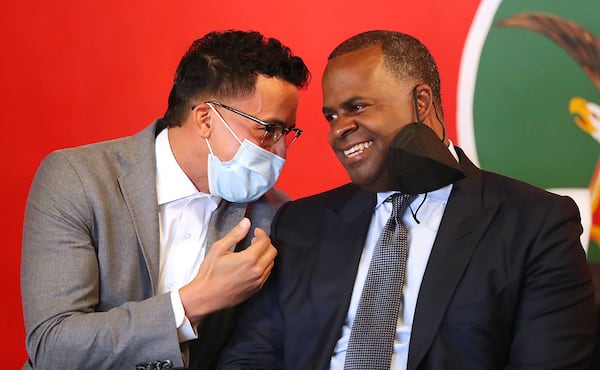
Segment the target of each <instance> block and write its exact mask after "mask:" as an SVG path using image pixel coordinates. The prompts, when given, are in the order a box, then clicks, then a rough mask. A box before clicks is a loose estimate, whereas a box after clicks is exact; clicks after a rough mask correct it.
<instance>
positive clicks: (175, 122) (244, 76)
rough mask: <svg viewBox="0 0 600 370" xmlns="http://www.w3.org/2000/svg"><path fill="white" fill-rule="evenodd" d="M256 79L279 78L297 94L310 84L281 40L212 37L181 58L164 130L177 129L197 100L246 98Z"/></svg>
mask: <svg viewBox="0 0 600 370" xmlns="http://www.w3.org/2000/svg"><path fill="white" fill-rule="evenodd" d="M259 74H263V75H266V76H270V77H279V78H281V79H283V80H285V81H287V82H290V83H292V84H293V85H295V86H297V87H298V88H304V87H306V85H307V84H308V82H309V80H310V72H309V70H308V68H307V67H306V65H305V64H304V62H303V60H302V58H300V57H298V56H295V55H293V54H292V52H291V50H290V48H289V47H287V46H285V45H283V44H282V43H281V42H280V41H279V40H277V39H275V38H272V37H269V38H267V37H265V36H263V35H262V34H260V33H259V32H256V31H239V30H228V31H223V32H216V31H215V32H210V33H208V34H206V35H205V36H203V37H202V38H200V39H198V40H196V41H194V42H193V43H192V45H191V46H190V48H189V49H188V51H187V52H186V53H185V55H184V56H183V57H182V58H181V61H180V62H179V66H178V67H177V71H176V73H175V78H174V81H173V87H172V89H171V93H170V94H169V106H168V108H167V111H166V113H165V115H164V117H163V120H162V122H161V125H162V126H180V125H181V124H182V123H183V121H184V119H185V117H186V116H187V114H189V111H190V109H191V107H192V106H193V105H194V104H198V103H199V99H200V98H210V99H219V98H235V97H244V96H247V95H250V94H251V93H252V92H253V91H254V89H255V87H256V78H257V77H258V75H259Z"/></svg>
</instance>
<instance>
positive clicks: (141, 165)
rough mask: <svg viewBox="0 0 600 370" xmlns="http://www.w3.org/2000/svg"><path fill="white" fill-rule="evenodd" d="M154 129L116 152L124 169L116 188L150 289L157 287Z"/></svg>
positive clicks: (158, 238)
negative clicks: (144, 263) (136, 243)
mask: <svg viewBox="0 0 600 370" xmlns="http://www.w3.org/2000/svg"><path fill="white" fill-rule="evenodd" d="M155 130H156V125H155V124H152V125H151V126H149V127H148V128H146V129H145V130H144V131H142V132H140V133H139V134H137V135H135V136H133V137H132V138H131V140H128V141H126V142H125V143H126V145H124V147H123V149H122V150H121V151H120V152H119V153H117V160H118V162H119V163H121V165H122V168H123V174H122V175H121V176H119V179H118V181H119V187H120V189H121V193H122V194H123V199H124V200H125V203H126V204H127V208H128V210H129V214H130V216H131V221H132V223H133V226H134V228H135V232H136V235H137V239H138V242H139V245H140V248H141V252H142V255H143V256H144V260H145V262H146V265H147V267H148V274H149V276H150V281H151V284H152V289H153V291H156V287H157V286H158V274H159V258H160V236H159V231H158V230H159V224H158V202H157V196H156V154H155V150H154V141H155Z"/></svg>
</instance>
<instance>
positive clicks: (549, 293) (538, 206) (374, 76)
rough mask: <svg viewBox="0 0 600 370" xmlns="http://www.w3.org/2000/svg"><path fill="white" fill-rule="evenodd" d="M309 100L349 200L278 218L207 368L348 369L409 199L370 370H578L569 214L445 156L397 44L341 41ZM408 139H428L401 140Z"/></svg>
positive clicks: (415, 55) (586, 312)
mask: <svg viewBox="0 0 600 370" xmlns="http://www.w3.org/2000/svg"><path fill="white" fill-rule="evenodd" d="M322 87H323V113H324V115H325V118H326V119H327V121H328V122H329V124H330V132H329V143H330V145H331V147H332V149H333V150H334V152H335V153H336V155H337V157H338V158H339V160H340V162H341V163H342V165H343V166H344V167H345V169H346V170H347V172H348V174H349V175H350V178H351V180H352V184H348V185H345V186H342V187H339V188H337V189H333V190H331V191H328V192H325V193H322V194H318V195H315V196H312V197H308V198H304V199H300V200H297V201H294V202H291V203H287V204H286V205H284V206H283V207H282V208H280V210H279V211H278V214H277V215H276V217H275V219H274V221H273V223H272V229H271V237H272V240H273V243H274V244H275V245H277V247H278V251H279V255H278V257H277V258H276V260H275V269H274V271H273V274H272V275H271V277H270V278H269V280H268V281H267V284H266V285H265V287H264V289H263V290H262V291H261V292H259V294H257V295H256V296H254V297H252V298H251V299H250V300H249V301H248V302H247V304H246V305H245V307H244V313H243V315H242V316H240V317H239V320H238V322H237V325H238V326H237V328H236V331H235V335H234V336H232V338H231V341H230V342H229V345H228V347H227V349H226V350H225V352H224V353H223V354H222V357H221V361H220V368H222V369H280V368H284V369H286V370H291V369H303V370H306V369H342V368H344V369H351V368H353V369H354V368H356V367H351V366H350V365H349V364H348V363H345V358H346V355H347V354H348V351H347V350H348V348H349V342H350V340H351V333H352V330H353V329H352V328H353V322H354V320H355V317H357V310H358V307H359V303H360V302H361V292H362V290H363V286H365V281H366V279H367V276H368V274H369V261H370V260H371V257H372V255H373V250H374V246H375V245H376V241H377V239H378V237H379V234H381V231H382V229H383V225H384V224H385V222H386V220H387V219H388V218H390V213H391V205H389V203H388V202H385V200H386V198H387V197H388V196H389V195H391V194H393V193H394V192H396V191H397V190H401V191H406V192H409V193H412V194H416V195H417V196H416V198H415V199H414V200H413V201H412V203H411V204H410V212H406V213H404V215H402V223H403V224H404V225H405V226H406V228H407V230H408V248H409V249H408V259H407V262H406V278H405V280H404V284H403V289H402V291H403V303H402V306H401V309H400V314H399V316H398V320H397V327H396V331H395V334H394V333H392V337H393V338H390V340H391V341H392V342H393V343H391V344H390V345H391V346H392V347H391V348H392V349H393V354H392V355H391V358H390V359H389V360H388V363H389V366H384V367H382V368H391V369H411V370H413V369H435V370H442V369H461V370H464V369H485V370H492V369H585V368H587V366H588V363H589V358H590V355H591V353H592V351H593V348H594V343H595V342H594V340H595V333H594V330H595V325H594V298H593V290H592V284H591V279H590V275H589V271H588V269H587V264H586V258H585V253H584V250H583V248H582V246H581V242H580V234H581V232H582V227H581V224H580V218H579V213H578V209H577V206H576V205H575V203H574V202H573V200H572V199H570V198H568V197H563V196H558V195H556V194H552V193H549V192H546V191H544V190H542V189H538V188H535V187H533V186H530V185H528V184H525V183H522V182H519V181H516V180H513V179H509V178H506V177H503V176H500V175H498V174H494V173H490V172H486V171H483V170H481V169H479V168H477V167H476V166H475V165H473V163H471V161H470V160H469V159H468V158H467V157H466V156H465V154H464V153H463V152H462V151H461V150H460V148H458V147H455V146H453V145H452V143H451V142H450V141H449V140H448V138H447V137H446V135H445V128H444V121H443V111H442V105H441V98H440V80H439V73H438V70H437V67H436V64H435V62H434V60H433V58H432V56H431V54H430V53H429V51H428V50H427V48H426V47H425V46H424V45H422V44H421V43H420V42H419V41H418V40H416V39H415V38H413V37H411V36H409V35H406V34H402V33H398V32H390V31H369V32H365V33H362V34H359V35H357V36H354V37H352V38H350V39H348V40H346V41H345V42H343V43H342V44H341V45H340V46H338V47H337V48H336V49H335V50H334V51H333V53H332V54H331V55H330V57H329V60H328V64H327V67H326V69H325V72H324V75H323V80H322ZM415 120H416V121H417V122H418V124H416V123H411V122H413V121H415ZM415 125H416V126H415ZM409 126H410V127H421V128H422V127H425V128H426V129H427V130H429V132H433V133H434V134H432V135H431V136H427V137H426V136H423V135H421V134H420V133H419V134H415V137H416V139H415V138H414V137H413V138H411V137H410V135H409V134H407V133H406V132H407V131H405V130H407V128H408V127H409ZM408 130H409V131H408V132H409V133H414V132H415V131H410V130H412V128H410V129H408ZM431 137H433V141H432V139H431ZM400 139H402V140H400ZM404 139H406V140H404ZM417 139H418V140H417ZM421 139H422V141H419V140H421ZM411 143H413V144H414V143H416V144H414V145H413V144H411ZM436 145H438V146H439V147H441V148H442V151H441V152H439V151H438V154H433V155H431V156H430V153H429V152H428V151H429V148H430V147H435V146H436ZM440 156H441V157H444V156H446V157H448V158H450V161H449V162H448V163H449V164H448V165H442V166H438V164H439V162H438V161H437V159H438V158H437V157H440ZM398 157H402V158H404V159H408V160H406V161H404V162H403V161H395V162H393V163H392V161H394V158H396V159H397V158H398ZM450 162H452V163H450ZM413 164H414V165H415V166H416V167H417V168H416V169H415V168H411V165H413ZM415 166H413V167H415ZM446 170H448V171H446ZM456 174H458V175H456ZM402 189H409V190H402ZM373 258H374V257H373ZM375 329H378V328H375ZM373 352H377V350H374V351H373ZM363 368H366V369H375V368H376V367H374V365H373V367H372V366H365V367H363ZM377 368H380V367H377Z"/></svg>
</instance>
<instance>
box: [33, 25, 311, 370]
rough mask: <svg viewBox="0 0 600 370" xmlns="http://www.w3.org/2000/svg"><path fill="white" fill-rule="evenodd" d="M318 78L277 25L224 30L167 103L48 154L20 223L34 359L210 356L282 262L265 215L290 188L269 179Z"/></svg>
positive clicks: (101, 362) (195, 53)
mask: <svg viewBox="0 0 600 370" xmlns="http://www.w3.org/2000/svg"><path fill="white" fill-rule="evenodd" d="M308 80H309V72H308V69H307V68H306V66H305V64H304V63H303V61H302V59H301V58H299V57H297V56H294V55H293V54H292V53H291V51H290V49H289V48H288V47H286V46H284V45H282V44H281V43H280V42H279V41H278V40H276V39H273V38H269V39H267V38H265V37H264V36H263V35H261V34H259V33H257V32H242V31H226V32H212V33H209V34H207V35H205V36H204V37H202V38H201V39H198V40H196V41H195V42H194V43H193V44H192V45H191V47H190V49H189V50H188V51H187V53H186V54H185V55H184V56H183V58H182V59H181V62H180V64H179V67H178V69H177V72H176V75H175V80H174V84H173V88H172V90H171V93H170V96H169V106H168V110H167V112H166V113H165V116H164V117H163V118H162V119H158V120H157V121H155V122H153V123H152V124H151V125H150V126H149V127H147V128H146V129H144V130H143V131H141V132H140V133H138V134H136V135H134V136H131V137H127V138H122V139H118V140H113V141H107V142H102V143H96V144H91V145H87V146H83V147H79V148H73V149H67V150H60V151H56V152H54V153H52V154H50V155H49V156H48V157H47V158H45V159H44V161H43V162H42V164H41V165H40V168H39V169H38V171H37V173H36V175H35V178H34V181H33V185H32V187H31V191H30V194H29V198H28V201H27V207H26V212H25V223H24V232H23V250H22V266H21V289H22V299H23V312H24V317H25V326H26V331H27V352H28V354H29V360H28V361H27V363H26V364H25V365H24V368H35V369H108V368H111V369H161V368H181V367H185V366H188V365H189V366H190V367H193V368H198V369H205V368H211V367H212V366H213V362H214V360H215V357H216V356H217V355H218V353H219V351H220V348H221V346H222V344H223V343H224V341H225V340H226V339H227V336H228V335H229V332H230V323H231V320H232V315H233V311H232V308H234V307H235V306H236V305H238V304H239V303H240V302H242V301H244V300H246V299H247V298H248V297H249V296H251V295H252V294H254V293H255V292H256V291H258V290H259V289H260V288H261V287H262V285H263V283H264V282H265V280H266V279H267V277H268V276H269V274H270V272H271V269H272V267H273V260H274V258H275V255H276V254H277V251H276V249H275V248H274V246H273V245H272V244H271V241H270V239H269V237H268V236H267V234H266V233H265V231H264V230H268V229H269V227H270V222H271V217H272V216H273V213H274V212H275V210H276V209H277V208H278V207H279V205H281V204H282V203H283V202H285V201H286V200H287V197H286V196H285V194H283V193H281V192H280V191H277V190H275V189H272V187H273V185H274V183H275V182H276V180H277V178H278V176H279V172H280V171H281V168H282V166H283V164H284V162H285V159H284V158H285V155H286V150H287V148H288V147H289V145H291V143H292V142H293V141H294V140H295V139H296V138H297V137H298V136H299V134H300V133H301V130H300V129H297V128H296V127H295V121H296V110H297V106H298V89H299V88H303V87H305V86H306V84H307V83H308ZM251 228H252V229H253V230H250V229H251Z"/></svg>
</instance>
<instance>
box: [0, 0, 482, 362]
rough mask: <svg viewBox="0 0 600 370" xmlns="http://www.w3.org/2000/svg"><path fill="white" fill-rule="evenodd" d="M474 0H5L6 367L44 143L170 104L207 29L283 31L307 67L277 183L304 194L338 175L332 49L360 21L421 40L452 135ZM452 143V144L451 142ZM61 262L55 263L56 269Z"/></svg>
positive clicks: (17, 347) (1, 164) (59, 143)
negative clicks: (328, 98)
mask: <svg viewBox="0 0 600 370" xmlns="http://www.w3.org/2000/svg"><path fill="white" fill-rule="evenodd" d="M478 4H479V1H478V0H461V1H460V2H458V3H457V2H452V1H445V0H422V1H392V0H387V1H378V0H371V1H368V2H365V1H359V0H345V1H332V0H320V1H313V0H308V1H298V2H283V1H278V0H277V1H276V0H254V1H247V2H242V1H239V2H235V1H231V0H221V1H198V0H197V1H192V0H171V1H158V0H144V1H141V0H128V1H115V0H105V1H101V2H100V1H92V0H89V1H74V0H66V1H62V2H55V1H52V2H50V1H46V0H41V1H36V2H23V1H19V2H17V1H11V2H7V3H5V4H3V10H2V12H1V14H0V25H1V26H0V27H1V30H2V32H0V34H1V35H0V42H1V44H0V45H1V47H2V51H3V53H2V57H1V58H0V81H1V82H2V86H1V89H0V106H1V108H2V111H1V112H2V131H1V132H0V151H1V155H0V171H1V173H2V181H1V182H0V190H1V191H0V194H2V198H3V199H2V201H1V203H2V206H3V207H2V208H3V210H2V213H1V216H0V231H1V235H2V242H1V244H0V253H1V257H2V261H3V268H1V269H0V279H1V281H2V282H3V284H2V286H3V288H4V294H3V296H4V299H3V302H2V304H0V320H1V322H0V328H1V329H0V330H1V331H2V337H3V340H2V345H0V358H2V359H3V367H4V368H8V369H12V368H19V367H20V366H21V365H22V363H23V361H24V360H25V358H26V354H25V347H24V341H25V333H24V327H23V319H22V310H21V303H20V290H19V265H20V249H21V227H22V219H23V208H24V205H25V200H26V197H27V192H28V189H29V186H30V183H31V180H32V177H33V174H34V172H35V170H36V168H37V166H38V164H39V162H40V160H41V159H42V158H43V157H44V156H45V155H47V154H48V153H49V152H50V151H52V150H55V149H58V148H64V147H69V146H75V145H80V144H85V143H90V142H95V141H99V140H104V139H110V138H114V137H118V136H124V135H129V134H133V133H135V132H137V131H138V130H140V129H142V128H143V127H145V126H146V125H147V124H149V123H150V122H151V121H152V120H153V119H154V118H156V117H159V116H161V115H162V114H163V112H164V111H165V109H166V101H167V96H168V93H169V90H170V87H171V82H172V78H173V73H174V71H175V67H176V65H177V63H178V61H179V59H180V57H181V56H182V55H183V53H184V52H185V51H186V49H187V47H188V46H189V44H190V43H191V42H192V41H193V40H194V39H196V38H198V37H200V36H201V35H203V34H204V33H206V32H208V31H211V30H215V29H216V30H224V29H230V28H237V29H254V30H257V31H260V32H262V33H264V34H265V35H268V36H274V37H277V38H279V39H281V40H282V41H283V42H284V43H285V44H287V45H289V46H290V47H291V48H292V50H293V51H294V52H295V53H297V54H299V55H300V56H302V57H303V58H304V60H305V62H306V63H307V65H308V66H309V68H310V69H311V71H312V74H313V79H312V83H311V85H310V86H309V88H308V89H307V90H306V91H304V92H302V94H301V102H300V108H299V112H298V126H299V127H301V128H303V129H304V130H305V133H304V135H303V136H302V138H301V139H300V140H299V141H298V142H297V143H296V144H294V147H292V149H291V150H290V152H289V154H288V162H287V165H286V167H285V169H284V172H283V174H282V176H281V179H280V181H279V183H278V187H280V188H281V189H283V190H284V191H286V192H287V193H288V194H289V195H291V196H292V197H295V198H297V197H301V196H306V195H310V194H312V193H315V192H319V191H322V190H325V189H328V188H331V187H333V186H336V185H339V184H342V183H345V182H346V181H347V176H346V174H345V172H344V171H343V169H342V168H341V166H340V165H339V164H338V163H337V160H336V159H335V157H334V156H333V154H332V153H331V152H330V149H329V147H328V145H327V140H326V134H327V124H326V122H325V121H324V119H323V118H322V115H321V113H320V111H321V109H320V107H321V89H320V79H321V74H322V70H323V68H324V66H325V62H326V56H327V55H328V53H329V52H330V51H331V50H332V49H333V47H335V46H336V45H337V44H338V43H339V42H340V41H342V40H343V39H345V38H347V37H349V36H351V35H353V34H356V33H358V32H361V31H364V30H368V29H377V28H382V29H394V30H399V31H403V32H407V33H410V34H412V35H414V36H416V37H417V38H419V39H421V41H423V42H424V43H425V44H426V45H427V46H429V48H430V49H431V51H432V53H433V54H434V56H435V57H436V59H437V61H438V64H439V68H440V73H441V75H442V94H443V98H444V106H445V114H446V121H447V125H448V132H449V135H450V138H451V139H453V140H454V142H456V130H455V115H456V88H457V79H458V70H459V65H460V58H461V53H462V46H463V43H464V41H465V38H466V35H467V32H468V29H469V26H470V23H471V21H472V18H473V16H474V13H475V11H476V7H477V6H478ZM459 144H460V143H459ZM56 268H60V266H56Z"/></svg>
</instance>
